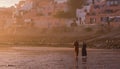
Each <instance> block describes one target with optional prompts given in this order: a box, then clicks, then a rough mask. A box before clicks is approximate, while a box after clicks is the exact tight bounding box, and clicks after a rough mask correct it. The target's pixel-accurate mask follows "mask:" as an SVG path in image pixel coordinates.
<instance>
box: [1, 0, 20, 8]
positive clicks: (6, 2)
mask: <svg viewBox="0 0 120 69" xmlns="http://www.w3.org/2000/svg"><path fill="white" fill-rule="evenodd" d="M19 1H20V0H0V7H10V6H14V5H15V4H16V3H18V2H19Z"/></svg>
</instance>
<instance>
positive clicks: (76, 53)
mask: <svg viewBox="0 0 120 69" xmlns="http://www.w3.org/2000/svg"><path fill="white" fill-rule="evenodd" d="M74 48H75V59H76V61H77V62H78V54H79V42H78V40H76V41H75V42H74Z"/></svg>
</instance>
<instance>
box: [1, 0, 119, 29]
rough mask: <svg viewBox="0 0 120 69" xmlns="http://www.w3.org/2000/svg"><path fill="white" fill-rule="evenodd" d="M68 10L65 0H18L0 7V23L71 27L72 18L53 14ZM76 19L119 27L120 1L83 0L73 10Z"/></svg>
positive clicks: (78, 21) (86, 22)
mask: <svg viewBox="0 0 120 69" xmlns="http://www.w3.org/2000/svg"><path fill="white" fill-rule="evenodd" d="M68 10H69V8H68V5H67V0H21V1H20V2H19V3H18V4H16V5H15V7H10V8H0V14H1V16H0V26H1V28H2V27H4V25H5V24H7V25H6V26H10V25H14V26H25V27H28V26H30V27H31V26H33V25H35V26H36V27H39V28H51V27H60V26H64V25H67V26H70V24H71V23H72V21H71V19H63V18H55V17H54V15H55V14H56V13H57V12H59V11H64V12H66V11H68ZM76 18H77V20H76V23H77V25H80V24H108V23H110V24H111V25H112V26H118V27H120V0H86V3H85V5H84V6H83V7H82V8H81V9H76Z"/></svg>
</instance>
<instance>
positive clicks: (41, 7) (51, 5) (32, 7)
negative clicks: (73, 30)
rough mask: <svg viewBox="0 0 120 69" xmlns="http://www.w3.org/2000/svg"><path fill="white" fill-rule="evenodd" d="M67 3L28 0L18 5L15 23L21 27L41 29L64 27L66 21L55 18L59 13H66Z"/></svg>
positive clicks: (52, 0)
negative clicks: (30, 26) (33, 26)
mask: <svg viewBox="0 0 120 69" xmlns="http://www.w3.org/2000/svg"><path fill="white" fill-rule="evenodd" d="M66 9H67V5H66V1H64V0H63V1H56V0H26V1H20V3H19V4H17V5H16V11H15V12H14V14H13V15H14V20H15V21H14V22H15V23H19V24H21V25H25V26H29V25H33V24H31V23H34V25H36V26H38V27H39V28H49V27H53V26H62V25H63V24H64V23H63V22H64V21H65V20H64V19H62V20H60V19H58V18H55V17H54V14H55V13H57V12H58V11H66Z"/></svg>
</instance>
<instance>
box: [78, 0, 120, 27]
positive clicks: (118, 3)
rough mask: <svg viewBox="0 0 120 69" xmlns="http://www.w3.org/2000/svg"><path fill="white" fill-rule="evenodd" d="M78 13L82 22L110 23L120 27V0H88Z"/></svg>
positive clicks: (79, 21)
mask: <svg viewBox="0 0 120 69" xmlns="http://www.w3.org/2000/svg"><path fill="white" fill-rule="evenodd" d="M76 13H77V21H78V23H80V24H110V25H111V26H113V27H120V0H88V2H87V4H86V5H85V6H83V8H82V9H77V11H76Z"/></svg>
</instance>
